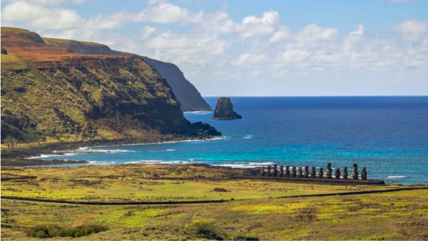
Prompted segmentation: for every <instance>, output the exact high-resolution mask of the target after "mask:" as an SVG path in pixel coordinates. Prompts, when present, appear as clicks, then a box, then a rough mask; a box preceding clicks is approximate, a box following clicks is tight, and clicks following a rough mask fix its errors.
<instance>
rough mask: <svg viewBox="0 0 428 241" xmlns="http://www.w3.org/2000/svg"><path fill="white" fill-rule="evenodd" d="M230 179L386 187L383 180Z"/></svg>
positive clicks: (240, 177) (238, 177)
mask: <svg viewBox="0 0 428 241" xmlns="http://www.w3.org/2000/svg"><path fill="white" fill-rule="evenodd" d="M229 178H230V179H251V180H271V181H282V182H300V183H313V184H327V185H385V182H384V181H383V180H354V179H334V178H331V179H330V178H305V177H302V178H296V177H263V176H231V177H229Z"/></svg>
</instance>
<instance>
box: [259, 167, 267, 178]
mask: <svg viewBox="0 0 428 241" xmlns="http://www.w3.org/2000/svg"><path fill="white" fill-rule="evenodd" d="M260 173H261V174H262V177H264V176H265V175H266V173H265V167H262V170H261V171H260Z"/></svg>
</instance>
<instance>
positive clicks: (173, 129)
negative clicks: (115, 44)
mask: <svg viewBox="0 0 428 241" xmlns="http://www.w3.org/2000/svg"><path fill="white" fill-rule="evenodd" d="M1 44H2V47H4V48H5V50H6V52H5V53H2V55H1V58H2V59H1V67H2V69H1V79H2V88H1V95H2V98H1V103H2V109H1V113H2V116H1V124H2V125H1V130H2V133H1V138H2V140H4V138H5V137H6V136H8V135H10V136H14V137H16V138H20V139H22V140H25V141H60V140H62V141H77V140H79V141H81V140H96V139H144V138H145V137H149V136H150V137H152V136H156V135H163V134H174V135H177V134H178V135H182V136H183V138H185V137H195V136H197V137H200V138H202V137H207V136H208V134H207V132H206V131H204V130H201V129H198V128H197V127H196V126H194V125H192V124H191V123H190V122H189V121H188V120H187V119H185V118H184V116H183V113H182V111H181V110H180V104H179V103H178V102H177V100H176V98H175V96H174V94H173V92H172V91H171V88H170V86H169V85H168V83H167V82H166V80H165V78H164V77H163V76H162V75H160V74H159V72H158V71H157V70H155V69H153V68H152V67H151V66H150V65H149V64H148V63H147V62H145V61H144V60H142V59H141V58H139V57H136V56H118V55H88V54H79V53H75V52H73V51H72V50H70V48H68V47H64V46H62V45H60V44H57V45H48V44H46V43H45V41H44V40H43V39H42V38H41V37H40V36H39V35H37V34H36V33H33V32H30V31H27V30H23V29H17V28H4V27H2V37H1ZM2 52H3V51H2Z"/></svg>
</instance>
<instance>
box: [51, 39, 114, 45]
mask: <svg viewBox="0 0 428 241" xmlns="http://www.w3.org/2000/svg"><path fill="white" fill-rule="evenodd" d="M43 40H44V41H45V42H46V43H47V44H51V43H54V44H55V43H58V44H71V43H80V44H82V45H87V46H106V45H104V44H100V43H94V42H87V41H78V40H73V39H60V38H43Z"/></svg>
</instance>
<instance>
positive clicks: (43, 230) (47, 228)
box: [25, 225, 108, 238]
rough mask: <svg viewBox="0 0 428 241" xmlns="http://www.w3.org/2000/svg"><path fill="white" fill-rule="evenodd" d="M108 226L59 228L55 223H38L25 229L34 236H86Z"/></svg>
mask: <svg viewBox="0 0 428 241" xmlns="http://www.w3.org/2000/svg"><path fill="white" fill-rule="evenodd" d="M107 230H108V228H107V227H105V226H101V225H82V226H78V227H74V228H61V227H59V226H57V225H39V226H36V227H33V228H31V229H28V230H26V231H25V232H26V233H27V235H28V236H32V237H35V238H53V237H73V238H78V237H82V236H88V235H91V234H93V233H99V232H103V231H107Z"/></svg>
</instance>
